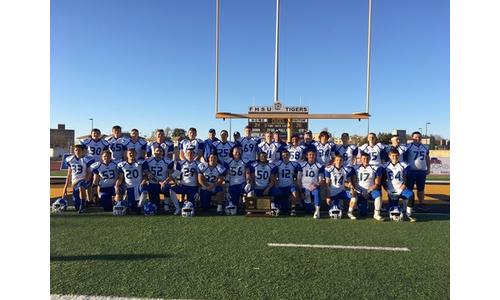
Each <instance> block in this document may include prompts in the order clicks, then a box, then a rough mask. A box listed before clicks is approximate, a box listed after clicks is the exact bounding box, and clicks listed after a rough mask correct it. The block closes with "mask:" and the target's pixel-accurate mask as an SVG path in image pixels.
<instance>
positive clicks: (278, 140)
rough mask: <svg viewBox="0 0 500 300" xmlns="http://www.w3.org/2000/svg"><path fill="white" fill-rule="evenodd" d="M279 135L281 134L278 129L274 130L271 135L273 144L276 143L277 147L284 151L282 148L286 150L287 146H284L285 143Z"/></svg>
mask: <svg viewBox="0 0 500 300" xmlns="http://www.w3.org/2000/svg"><path fill="white" fill-rule="evenodd" d="M280 134H281V132H280V131H279V129H276V130H275V131H274V133H273V141H274V142H275V143H277V144H278V145H280V147H281V148H282V149H284V148H286V146H287V144H286V142H285V141H283V140H282V139H281V137H280Z"/></svg>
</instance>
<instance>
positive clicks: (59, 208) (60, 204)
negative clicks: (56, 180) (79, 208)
mask: <svg viewBox="0 0 500 300" xmlns="http://www.w3.org/2000/svg"><path fill="white" fill-rule="evenodd" d="M67 208H68V202H66V200H64V199H63V198H59V199H57V200H56V201H55V202H54V203H52V211H53V212H57V213H59V212H63V211H65V210H66V209H67Z"/></svg>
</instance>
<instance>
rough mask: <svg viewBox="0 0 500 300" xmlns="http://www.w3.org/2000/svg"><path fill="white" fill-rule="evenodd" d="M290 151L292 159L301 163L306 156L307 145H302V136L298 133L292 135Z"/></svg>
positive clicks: (288, 148)
mask: <svg viewBox="0 0 500 300" xmlns="http://www.w3.org/2000/svg"><path fill="white" fill-rule="evenodd" d="M287 150H288V152H290V161H293V162H296V163H298V164H301V163H303V162H304V158H305V156H306V153H305V151H304V150H305V147H304V146H301V145H300V137H299V136H298V135H297V134H294V135H292V142H291V143H290V145H288V146H287Z"/></svg>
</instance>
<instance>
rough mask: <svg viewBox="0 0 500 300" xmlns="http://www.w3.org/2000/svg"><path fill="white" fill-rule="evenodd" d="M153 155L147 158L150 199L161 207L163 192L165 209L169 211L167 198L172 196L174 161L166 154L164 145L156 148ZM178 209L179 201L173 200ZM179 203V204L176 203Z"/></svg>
mask: <svg viewBox="0 0 500 300" xmlns="http://www.w3.org/2000/svg"><path fill="white" fill-rule="evenodd" d="M153 155H154V156H153V157H150V158H148V159H147V160H146V162H147V164H148V170H149V180H148V194H149V200H150V201H151V202H152V203H153V204H155V205H156V207H158V208H160V206H161V203H160V194H163V196H164V201H163V211H165V212H168V211H169V205H168V200H167V198H170V182H173V178H172V176H171V175H172V172H173V168H174V163H173V161H171V160H170V159H169V158H168V157H165V156H164V150H163V148H162V147H156V148H154V152H153ZM171 200H172V199H171ZM175 200H176V199H175ZM171 202H172V204H173V205H174V207H175V208H176V210H179V203H178V202H177V201H171ZM176 204H177V205H176Z"/></svg>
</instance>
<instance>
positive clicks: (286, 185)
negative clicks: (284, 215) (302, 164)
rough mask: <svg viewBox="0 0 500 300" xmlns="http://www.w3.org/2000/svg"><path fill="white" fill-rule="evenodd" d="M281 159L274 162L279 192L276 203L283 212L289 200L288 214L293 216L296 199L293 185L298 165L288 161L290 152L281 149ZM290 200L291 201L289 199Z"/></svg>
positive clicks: (286, 209)
mask: <svg viewBox="0 0 500 300" xmlns="http://www.w3.org/2000/svg"><path fill="white" fill-rule="evenodd" d="M281 158H282V160H280V161H278V162H277V164H276V167H277V168H278V169H277V172H278V189H279V190H280V194H279V196H278V197H276V201H275V202H276V203H277V204H278V207H280V209H282V210H283V212H288V209H289V204H290V202H291V209H290V215H291V216H295V215H296V212H295V203H296V199H297V188H296V186H295V180H294V178H296V177H297V173H298V171H299V165H298V164H297V163H294V162H292V161H290V152H288V150H286V149H285V150H283V152H281ZM289 200H291V201H289Z"/></svg>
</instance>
